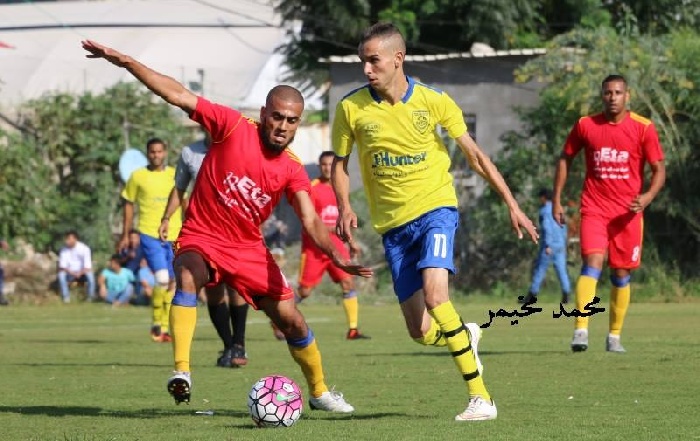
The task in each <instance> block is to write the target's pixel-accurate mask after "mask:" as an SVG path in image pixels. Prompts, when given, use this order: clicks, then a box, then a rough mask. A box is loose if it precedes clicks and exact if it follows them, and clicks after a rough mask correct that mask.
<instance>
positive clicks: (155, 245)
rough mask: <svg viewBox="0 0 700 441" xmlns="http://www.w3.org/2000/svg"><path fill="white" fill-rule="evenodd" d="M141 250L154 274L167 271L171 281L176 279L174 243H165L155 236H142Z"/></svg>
mask: <svg viewBox="0 0 700 441" xmlns="http://www.w3.org/2000/svg"><path fill="white" fill-rule="evenodd" d="M141 250H142V251H143V257H145V258H146V261H147V262H148V267H149V268H150V269H151V271H153V272H154V273H155V272H156V271H158V270H163V269H167V270H168V275H169V276H170V279H171V280H173V279H175V270H174V269H173V259H174V257H175V254H174V253H173V243H172V242H167V241H166V242H163V241H161V240H160V239H157V238H155V237H153V236H149V235H147V234H143V233H142V234H141Z"/></svg>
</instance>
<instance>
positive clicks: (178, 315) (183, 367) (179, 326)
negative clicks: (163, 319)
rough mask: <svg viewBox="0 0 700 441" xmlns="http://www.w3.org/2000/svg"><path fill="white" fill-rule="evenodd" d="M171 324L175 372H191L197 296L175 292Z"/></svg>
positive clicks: (171, 310) (179, 291)
mask: <svg viewBox="0 0 700 441" xmlns="http://www.w3.org/2000/svg"><path fill="white" fill-rule="evenodd" d="M170 324H171V329H172V334H173V355H174V357H175V370H176V371H180V372H189V371H190V348H191V346H192V339H193V338H194V329H195V326H196V325H197V294H195V293H189V292H183V291H181V290H179V289H178V290H177V291H175V296H174V297H173V305H172V308H170Z"/></svg>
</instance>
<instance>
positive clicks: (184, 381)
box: [168, 371, 192, 404]
mask: <svg viewBox="0 0 700 441" xmlns="http://www.w3.org/2000/svg"><path fill="white" fill-rule="evenodd" d="M173 374H174V375H173V376H172V377H170V378H169V379H168V392H169V393H170V395H172V397H173V398H174V399H175V404H180V403H187V404H190V392H191V391H192V379H191V378H190V373H189V372H180V371H174V372H173Z"/></svg>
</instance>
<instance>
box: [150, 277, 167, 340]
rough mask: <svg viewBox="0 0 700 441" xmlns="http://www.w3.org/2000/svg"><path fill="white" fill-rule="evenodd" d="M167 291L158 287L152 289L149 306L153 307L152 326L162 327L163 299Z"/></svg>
mask: <svg viewBox="0 0 700 441" xmlns="http://www.w3.org/2000/svg"><path fill="white" fill-rule="evenodd" d="M167 292H168V290H167V289H165V288H164V287H162V286H160V285H156V286H154V287H153V295H152V296H151V304H152V307H153V310H152V312H153V326H160V327H161V331H162V327H163V297H164V296H165V293H167Z"/></svg>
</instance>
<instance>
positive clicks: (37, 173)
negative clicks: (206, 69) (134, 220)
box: [0, 83, 191, 251]
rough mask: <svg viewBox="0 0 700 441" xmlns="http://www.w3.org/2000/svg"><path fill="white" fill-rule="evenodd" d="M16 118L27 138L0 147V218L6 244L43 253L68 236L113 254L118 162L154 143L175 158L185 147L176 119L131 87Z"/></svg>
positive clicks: (59, 98) (47, 104) (60, 98)
mask: <svg viewBox="0 0 700 441" xmlns="http://www.w3.org/2000/svg"><path fill="white" fill-rule="evenodd" d="M22 112H23V114H24V117H25V121H23V125H24V127H26V129H27V134H26V135H25V136H24V137H20V136H18V135H7V134H6V136H5V139H6V140H7V146H6V147H0V149H1V150H2V154H1V155H0V166H1V167H0V169H2V170H3V172H2V173H0V183H1V184H2V188H3V192H2V194H1V195H0V202H1V203H2V206H1V207H0V210H1V211H0V213H1V214H2V216H1V217H0V219H2V222H3V223H4V224H5V227H4V228H5V229H6V230H7V233H8V234H9V235H10V236H11V237H25V238H26V239H27V240H28V241H30V242H31V243H32V244H33V245H34V246H35V247H37V248H38V249H41V250H47V249H50V248H52V246H53V245H54V244H55V243H57V242H58V241H59V240H60V239H61V238H62V235H63V233H64V232H65V231H66V230H68V229H76V230H78V231H79V232H80V233H81V237H82V238H83V239H84V240H85V242H86V243H88V244H89V245H90V246H91V247H93V249H94V250H96V251H105V250H107V249H110V248H111V247H112V246H113V238H112V228H113V226H114V225H115V223H117V222H118V220H120V219H121V218H120V217H119V216H115V215H116V212H117V209H118V204H119V200H120V199H119V192H120V191H121V182H120V179H119V175H118V161H119V156H120V154H121V153H122V151H123V150H124V148H125V147H127V146H133V147H137V148H140V149H143V148H144V146H145V143H146V141H147V140H148V139H149V138H151V137H154V136H157V137H160V138H162V139H164V140H166V142H168V143H169V145H171V146H173V147H176V148H177V149H178V150H177V151H171V152H170V160H171V161H174V160H175V159H176V158H177V154H178V153H179V148H180V146H182V145H184V144H186V143H187V142H189V141H190V140H191V134H190V133H189V132H188V131H187V129H186V128H185V127H184V126H183V124H182V121H181V117H178V116H177V114H176V113H175V112H174V111H173V109H172V108H170V106H168V105H167V104H165V103H163V102H160V101H156V100H155V99H154V97H153V95H152V94H151V93H150V92H149V91H148V90H146V89H145V88H143V87H140V86H137V85H136V84H134V83H122V84H118V85H116V86H114V87H112V88H110V89H108V90H106V91H105V92H104V93H102V94H99V95H93V94H90V93H88V94H85V95H82V96H73V95H69V94H57V95H46V96H44V97H42V98H39V99H36V100H32V101H30V102H28V103H26V105H25V106H24V108H23V109H22Z"/></svg>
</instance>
